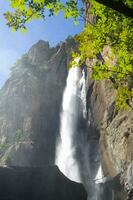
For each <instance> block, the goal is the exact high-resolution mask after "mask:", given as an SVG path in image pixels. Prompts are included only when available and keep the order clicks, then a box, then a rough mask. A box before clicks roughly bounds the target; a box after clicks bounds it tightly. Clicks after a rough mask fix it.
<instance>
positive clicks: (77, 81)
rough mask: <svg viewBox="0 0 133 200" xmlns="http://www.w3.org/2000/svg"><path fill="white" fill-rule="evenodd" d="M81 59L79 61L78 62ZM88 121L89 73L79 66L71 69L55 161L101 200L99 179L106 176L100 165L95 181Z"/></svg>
mask: <svg viewBox="0 0 133 200" xmlns="http://www.w3.org/2000/svg"><path fill="white" fill-rule="evenodd" d="M78 62H79V59H78V58H77V60H76V63H77V64H78ZM86 122H87V109H86V83H85V72H84V70H81V68H78V67H76V66H74V67H72V68H71V69H70V70H69V73H68V77H67V84H66V87H65V90H64V94H63V101H62V111H61V116H60V138H59V140H58V144H57V148H56V159H55V164H56V165H57V166H58V167H59V169H60V171H61V172H62V173H63V174H64V175H65V176H66V177H68V178H69V179H70V180H73V181H75V182H82V183H83V184H84V186H85V188H86V190H87V192H88V199H91V200H97V199H98V198H97V194H98V193H99V192H98V190H99V186H96V187H95V183H96V184H97V183H98V182H97V180H96V179H98V180H99V179H100V180H101V178H102V171H101V167H99V170H98V173H97V175H96V178H95V180H93V179H94V175H93V174H91V171H90V163H89V162H90V161H89V153H88V152H89V148H90V146H89V142H88V141H87V134H86V133H87V132H86V128H85V127H84V126H86V125H85V123H86Z"/></svg>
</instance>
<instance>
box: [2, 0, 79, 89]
mask: <svg viewBox="0 0 133 200" xmlns="http://www.w3.org/2000/svg"><path fill="white" fill-rule="evenodd" d="M7 10H9V0H0V88H1V87H2V85H3V84H4V82H5V81H6V80H7V79H8V77H9V76H10V68H11V67H12V66H13V64H14V63H15V62H16V60H17V59H18V58H20V57H21V56H22V55H23V54H24V53H26V52H27V51H28V50H29V49H30V47H31V46H32V45H33V44H35V43H36V42H37V41H39V40H45V41H49V43H50V46H55V45H56V44H57V43H59V42H60V41H64V40H65V39H66V38H67V37H68V36H70V35H71V36H73V35H75V34H77V33H79V32H81V31H82V29H83V22H81V21H80V22H79V25H74V23H73V20H72V19H67V20H66V19H64V18H63V15H62V13H60V14H59V15H58V16H54V17H49V18H47V19H46V20H45V21H43V20H34V21H32V22H30V23H29V24H28V25H27V32H26V33H22V32H20V31H17V32H11V30H10V28H9V27H8V26H7V25H6V20H5V19H4V16H3V13H4V12H6V11H7Z"/></svg>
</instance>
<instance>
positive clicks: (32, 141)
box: [0, 39, 75, 166]
mask: <svg viewBox="0 0 133 200" xmlns="http://www.w3.org/2000/svg"><path fill="white" fill-rule="evenodd" d="M74 45H75V44H74V42H73V39H69V40H68V41H67V42H66V43H65V42H64V43H62V44H61V45H58V46H57V47H55V48H50V47H49V44H48V42H45V41H39V42H38V43H37V44H35V45H33V47H32V48H31V49H30V50H29V52H28V53H27V54H25V55H24V56H23V57H22V58H21V59H20V60H19V61H17V63H16V64H15V66H14V67H13V68H12V74H11V77H10V78H9V80H8V81H7V82H6V83H5V85H4V87H3V88H2V89H1V91H0V163H1V164H2V165H3V164H6V165H15V166H31V165H44V164H54V160H55V146H56V138H57V136H58V132H59V120H60V107H61V102H62V94H63V90H64V86H65V83H66V76H67V62H68V60H69V53H68V49H69V52H70V51H71V50H70V49H71V48H72V47H73V46H74Z"/></svg>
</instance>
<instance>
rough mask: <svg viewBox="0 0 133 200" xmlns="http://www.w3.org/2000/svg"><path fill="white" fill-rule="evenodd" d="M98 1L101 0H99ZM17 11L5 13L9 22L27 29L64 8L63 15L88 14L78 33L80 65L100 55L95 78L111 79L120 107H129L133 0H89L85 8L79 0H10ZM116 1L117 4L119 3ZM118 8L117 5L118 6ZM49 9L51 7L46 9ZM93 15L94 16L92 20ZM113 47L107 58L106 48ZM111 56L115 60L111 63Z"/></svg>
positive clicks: (132, 94)
mask: <svg viewBox="0 0 133 200" xmlns="http://www.w3.org/2000/svg"><path fill="white" fill-rule="evenodd" d="M98 2H99V3H98ZM10 3H11V7H12V8H13V9H14V10H15V11H14V12H7V13H5V17H6V19H7V25H8V26H9V27H11V28H13V29H14V30H18V29H21V30H26V26H25V24H26V22H28V21H30V20H32V19H35V18H37V19H40V18H43V19H45V17H46V16H47V15H48V16H51V15H56V14H58V12H59V11H63V12H64V17H65V18H69V17H72V18H74V20H75V22H76V21H77V19H78V18H79V17H81V16H82V17H83V18H84V15H86V16H85V17H88V19H87V25H85V28H84V30H83V32H82V33H80V34H79V35H78V36H76V40H77V41H78V43H79V50H78V53H75V54H73V57H75V56H76V57H77V56H78V57H80V58H81V60H80V63H79V64H80V65H82V64H83V63H84V62H85V60H86V59H87V58H90V59H95V58H96V59H97V58H98V57H99V56H100V58H101V61H100V62H99V59H98V61H97V62H95V65H94V66H93V67H92V70H93V78H94V79H99V80H103V79H110V80H111V81H112V82H113V84H114V86H115V88H116V89H117V91H118V101H117V107H118V108H121V107H125V108H126V107H128V106H129V105H130V100H131V99H132V98H133V41H132V38H133V18H132V10H133V1H132V0H122V1H118V0H113V1H111V3H110V1H102V0H89V1H85V2H84V3H85V9H83V8H82V7H81V6H80V5H79V1H76V0H69V1H66V2H65V3H63V2H62V1H56V0H50V1H46V0H45V1H44V0H19V1H17V0H10ZM114 5H117V6H116V7H115V6H114ZM116 8H117V9H116ZM47 10H48V11H47ZM90 19H91V20H90ZM106 47H110V49H111V50H110V51H111V53H110V55H107V56H108V57H110V58H108V59H106V57H105V56H103V52H104V49H105V48H106ZM110 60H112V63H110Z"/></svg>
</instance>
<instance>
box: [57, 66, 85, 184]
mask: <svg viewBox="0 0 133 200" xmlns="http://www.w3.org/2000/svg"><path fill="white" fill-rule="evenodd" d="M80 79H81V69H80V68H78V67H72V68H71V69H70V70H69V73H68V78H67V84H66V88H65V90H64V94H63V101H62V111H61V117H60V119H61V125H60V140H59V144H58V145H57V153H56V162H55V163H56V165H57V166H58V167H59V169H60V170H61V171H62V172H63V174H64V175H66V176H67V177H68V178H69V179H71V180H73V181H76V182H81V177H80V172H79V167H78V164H77V161H76V159H75V154H76V149H75V145H74V137H75V134H77V132H76V131H77V123H78V118H79V115H80V101H81V100H80Z"/></svg>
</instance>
